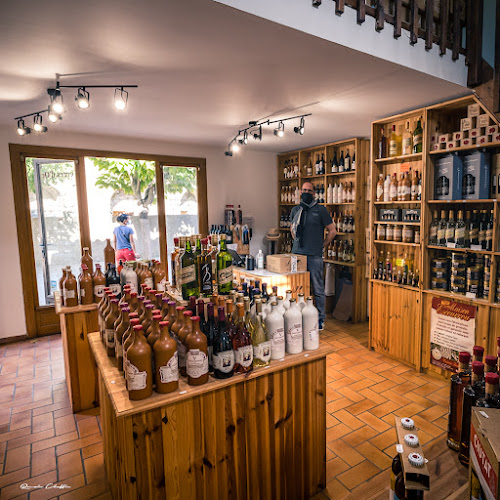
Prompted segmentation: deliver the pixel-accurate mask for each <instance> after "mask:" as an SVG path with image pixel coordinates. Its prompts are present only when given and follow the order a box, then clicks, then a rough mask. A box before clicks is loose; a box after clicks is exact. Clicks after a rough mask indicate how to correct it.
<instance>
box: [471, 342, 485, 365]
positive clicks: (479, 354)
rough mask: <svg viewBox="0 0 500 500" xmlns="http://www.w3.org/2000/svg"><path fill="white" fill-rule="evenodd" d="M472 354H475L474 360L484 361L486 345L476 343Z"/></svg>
mask: <svg viewBox="0 0 500 500" xmlns="http://www.w3.org/2000/svg"><path fill="white" fill-rule="evenodd" d="M472 354H473V356H474V358H473V361H480V362H481V363H482V362H483V356H484V347H483V346H481V345H475V346H474V347H473V348H472Z"/></svg>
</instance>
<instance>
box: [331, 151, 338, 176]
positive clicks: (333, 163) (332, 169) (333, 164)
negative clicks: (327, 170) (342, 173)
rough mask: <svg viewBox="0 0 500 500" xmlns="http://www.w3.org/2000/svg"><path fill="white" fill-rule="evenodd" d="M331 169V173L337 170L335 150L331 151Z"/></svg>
mask: <svg viewBox="0 0 500 500" xmlns="http://www.w3.org/2000/svg"><path fill="white" fill-rule="evenodd" d="M331 171H332V174H336V173H338V171H339V163H338V160H337V151H336V150H334V151H333V158H332V166H331Z"/></svg>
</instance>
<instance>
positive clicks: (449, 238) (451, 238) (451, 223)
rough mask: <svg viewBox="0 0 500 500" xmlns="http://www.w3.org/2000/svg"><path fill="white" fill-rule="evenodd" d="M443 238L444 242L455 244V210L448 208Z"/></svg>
mask: <svg viewBox="0 0 500 500" xmlns="http://www.w3.org/2000/svg"><path fill="white" fill-rule="evenodd" d="M445 239H446V244H447V245H448V244H451V245H454V244H455V212H454V211H453V210H450V213H449V215H448V222H447V223H446V230H445Z"/></svg>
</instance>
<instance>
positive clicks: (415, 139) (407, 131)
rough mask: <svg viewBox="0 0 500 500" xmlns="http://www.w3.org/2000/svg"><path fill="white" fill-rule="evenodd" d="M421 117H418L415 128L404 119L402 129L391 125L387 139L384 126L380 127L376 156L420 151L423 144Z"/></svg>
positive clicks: (385, 156) (400, 154)
mask: <svg viewBox="0 0 500 500" xmlns="http://www.w3.org/2000/svg"><path fill="white" fill-rule="evenodd" d="M423 134H424V131H423V128H422V119H421V118H419V119H418V121H417V125H416V127H415V129H414V130H413V131H412V130H411V128H410V121H409V120H408V121H406V123H405V126H404V129H403V130H402V131H401V127H397V126H396V125H392V132H391V134H390V136H389V141H387V137H386V136H385V134H384V128H383V127H382V128H381V129H380V138H379V142H378V157H379V158H387V157H393V156H402V155H410V154H416V153H421V152H422V145H423Z"/></svg>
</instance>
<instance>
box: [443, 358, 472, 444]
mask: <svg viewBox="0 0 500 500" xmlns="http://www.w3.org/2000/svg"><path fill="white" fill-rule="evenodd" d="M470 357H471V356H470V353H468V352H467V351H462V352H460V353H459V355H458V363H459V365H458V372H457V373H455V374H453V375H452V377H451V384H450V410H449V414H448V438H447V440H446V444H447V445H448V446H449V447H450V448H451V449H452V450H455V451H458V450H459V448H460V433H461V431H462V404H463V396H464V388H465V387H467V386H468V385H469V384H470V378H471V371H470V367H469V364H470Z"/></svg>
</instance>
